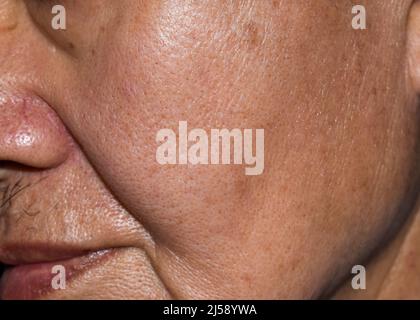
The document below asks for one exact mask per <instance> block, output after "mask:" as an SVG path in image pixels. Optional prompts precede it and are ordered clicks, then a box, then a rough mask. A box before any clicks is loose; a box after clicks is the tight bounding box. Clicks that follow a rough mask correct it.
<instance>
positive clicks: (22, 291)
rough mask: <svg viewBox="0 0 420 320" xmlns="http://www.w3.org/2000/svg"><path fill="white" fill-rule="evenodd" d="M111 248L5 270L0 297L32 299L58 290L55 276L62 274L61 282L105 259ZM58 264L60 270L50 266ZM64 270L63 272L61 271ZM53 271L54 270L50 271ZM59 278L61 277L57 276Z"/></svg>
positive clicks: (60, 288) (2, 298)
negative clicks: (61, 259) (66, 258)
mask: <svg viewBox="0 0 420 320" xmlns="http://www.w3.org/2000/svg"><path fill="white" fill-rule="evenodd" d="M111 252H112V251H111V250H103V251H98V252H94V253H91V254H88V255H86V256H82V257H76V258H72V259H68V260H63V261H54V262H47V263H34V264H27V265H21V266H16V267H12V268H9V269H6V271H5V272H4V274H3V276H2V278H1V279H0V300H34V299H39V298H41V297H43V296H46V295H47V294H49V293H51V292H53V291H55V290H62V289H63V287H62V286H61V287H60V286H57V284H61V285H62V284H63V282H61V283H60V281H57V279H59V278H57V277H65V284H66V285H68V283H69V281H71V280H72V279H74V278H75V277H77V276H80V275H81V274H82V273H84V272H85V271H86V270H88V269H91V268H94V267H95V266H97V265H98V264H99V263H100V262H102V261H103V260H104V259H106V258H107V257H108V256H109V255H110V253H111ZM56 266H61V267H64V269H63V268H61V267H60V268H58V269H60V270H58V271H57V270H55V268H54V267H56ZM63 270H64V273H61V272H62V271H63ZM54 271H55V272H54ZM61 279H63V278H61Z"/></svg>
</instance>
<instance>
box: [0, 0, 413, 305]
mask: <svg viewBox="0 0 420 320" xmlns="http://www.w3.org/2000/svg"><path fill="white" fill-rule="evenodd" d="M361 2H363V4H364V5H365V6H366V10H367V12H369V13H370V14H369V17H370V18H369V25H368V29H367V30H364V31H360V30H358V31H356V30H354V29H352V28H351V19H352V15H351V7H352V6H353V4H352V3H351V1H334V4H332V2H331V1H329V0H316V1H315V0H311V1H308V0H296V1H281V0H279V1H274V0H273V1H268V0H267V1H251V0H249V1H246V0H244V1H222V0H220V1H219V0H217V1H213V0H212V1H206V0H202V1H188V2H186V1H181V0H168V1H165V0H153V1H137V0H123V1H110V0H109V1H103V0H101V1H100V0H90V1H77V0H73V1H70V0H62V1H54V3H53V2H52V1H35V0H26V1H13V0H0V19H1V20H0V38H1V40H0V41H1V45H0V110H1V113H0V159H1V160H3V162H2V169H1V171H0V172H1V173H0V175H1V177H0V179H1V183H2V184H3V199H5V200H8V199H9V200H10V201H4V205H2V207H1V214H0V260H1V261H3V262H4V263H6V264H11V265H19V266H18V267H15V268H11V269H10V270H9V271H7V272H6V275H5V276H4V277H3V286H2V288H3V289H2V295H3V297H4V298H14V297H22V296H23V297H25V298H228V299H229V298H273V299H279V298H315V297H319V296H323V295H326V294H328V293H329V292H330V291H331V290H332V289H333V288H334V287H335V286H337V285H338V284H339V282H340V280H341V279H342V278H343V277H345V276H346V275H347V274H348V273H349V270H350V269H351V267H352V266H353V265H355V264H359V263H361V262H363V261H364V260H365V259H366V258H367V257H368V256H369V255H371V253H372V252H373V250H374V249H376V248H377V247H378V246H379V245H380V244H381V243H382V242H383V241H384V239H385V238H387V237H388V236H389V235H390V234H391V230H392V229H395V228H396V226H398V225H399V223H400V222H401V221H403V220H404V218H405V216H406V215H407V214H408V211H409V209H411V204H412V203H413V201H414V198H415V192H414V191H415V190H416V187H417V186H418V184H417V176H418V164H419V163H420V162H419V161H418V142H419V138H420V136H419V124H420V122H419V109H418V107H417V98H416V90H415V87H414V86H413V85H412V81H411V79H410V77H409V74H410V72H409V66H408V60H407V47H406V37H407V36H406V35H407V30H406V25H407V16H408V13H409V10H410V5H411V3H412V1H408V0H407V1H387V4H384V2H383V1H380V0H377V1H361ZM57 3H58V4H62V5H63V6H64V7H65V8H66V15H67V18H66V20H67V29H66V30H65V31H63V30H54V29H53V28H51V19H52V15H51V7H52V6H53V5H55V4H57ZM180 121H187V122H188V126H189V127H190V128H202V129H203V130H205V131H206V132H209V131H210V130H211V129H213V128H228V129H232V128H252V129H264V133H265V136H264V150H265V151H264V154H265V161H264V171H263V173H262V174H261V175H256V176H248V175H245V174H244V168H243V166H240V165H190V164H188V165H161V164H160V163H158V161H156V149H157V147H158V145H159V144H158V143H157V141H156V134H157V132H159V130H161V129H163V128H172V129H174V130H175V129H176V128H178V124H179V122H180ZM16 192H17V193H16ZM11 196H12V197H11ZM92 252H93V253H95V252H99V253H97V254H93V255H91V254H90V253H92ZM33 262H36V263H39V264H37V265H35V267H34V266H28V265H27V264H28V263H33ZM55 264H60V265H64V266H65V267H66V269H68V270H72V272H70V273H72V274H74V276H71V277H69V279H68V282H67V287H66V289H65V290H50V288H49V285H50V278H51V274H50V269H51V267H52V266H53V265H55ZM18 278H19V279H25V281H26V283H28V282H29V283H32V284H33V286H32V287H30V286H29V287H28V286H27V285H26V286H25V281H23V280H22V281H17V280H16V279H18ZM12 280H14V281H15V283H14V285H12V284H11V283H12ZM47 287H48V288H47ZM16 288H19V289H20V290H17V289H16ZM18 291H19V292H18Z"/></svg>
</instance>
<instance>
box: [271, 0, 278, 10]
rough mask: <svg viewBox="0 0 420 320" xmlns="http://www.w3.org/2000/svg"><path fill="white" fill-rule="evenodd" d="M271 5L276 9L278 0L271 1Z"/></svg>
mask: <svg viewBox="0 0 420 320" xmlns="http://www.w3.org/2000/svg"><path fill="white" fill-rule="evenodd" d="M271 4H272V5H273V8H275V9H277V8H278V7H279V0H273V1H272V2H271Z"/></svg>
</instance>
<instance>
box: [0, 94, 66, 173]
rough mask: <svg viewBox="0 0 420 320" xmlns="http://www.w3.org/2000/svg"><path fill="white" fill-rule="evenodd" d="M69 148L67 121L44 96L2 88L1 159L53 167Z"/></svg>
mask: <svg viewBox="0 0 420 320" xmlns="http://www.w3.org/2000/svg"><path fill="white" fill-rule="evenodd" d="M69 148H70V142H69V139H68V133H67V131H66V129H65V127H64V125H63V124H62V122H61V121H60V119H59V118H58V116H57V115H56V114H55V112H54V111H53V109H52V108H51V107H50V106H49V105H48V104H47V103H46V102H45V101H44V100H43V99H41V98H40V97H38V96H35V95H33V94H29V93H19V94H17V93H12V92H7V91H5V90H2V89H1V88H0V161H2V160H3V161H13V162H17V163H19V164H22V165H26V166H30V167H34V168H40V169H41V168H42V169H46V168H52V167H56V166H58V165H60V164H61V163H62V162H64V161H65V160H66V158H67V156H68V153H69Z"/></svg>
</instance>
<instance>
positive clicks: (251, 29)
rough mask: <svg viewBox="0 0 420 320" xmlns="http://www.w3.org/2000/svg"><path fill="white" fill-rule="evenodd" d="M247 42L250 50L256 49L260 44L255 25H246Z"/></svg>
mask: <svg viewBox="0 0 420 320" xmlns="http://www.w3.org/2000/svg"><path fill="white" fill-rule="evenodd" d="M247 33H248V42H249V44H250V47H251V48H256V47H258V46H259V45H260V44H261V37H260V33H259V31H258V27H257V26H256V24H255V23H252V22H250V23H249V24H248V25H247Z"/></svg>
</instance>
